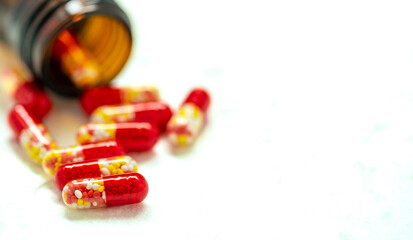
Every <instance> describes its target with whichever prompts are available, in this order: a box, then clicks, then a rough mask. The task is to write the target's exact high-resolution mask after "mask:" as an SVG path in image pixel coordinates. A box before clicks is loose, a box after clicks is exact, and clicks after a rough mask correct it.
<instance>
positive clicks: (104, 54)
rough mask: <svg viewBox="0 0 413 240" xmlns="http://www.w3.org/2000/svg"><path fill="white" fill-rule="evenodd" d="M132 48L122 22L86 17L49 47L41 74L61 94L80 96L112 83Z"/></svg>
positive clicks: (60, 34)
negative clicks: (48, 79)
mask: <svg viewBox="0 0 413 240" xmlns="http://www.w3.org/2000/svg"><path fill="white" fill-rule="evenodd" d="M131 48H132V37H131V34H130V32H129V31H128V28H127V27H126V26H125V25H124V24H123V23H122V22H120V21H118V20H117V19H115V18H111V17H108V16H103V15H93V16H88V17H85V18H83V19H81V20H79V21H77V22H75V23H74V24H72V25H71V26H70V27H69V28H67V29H65V30H63V31H61V32H60V33H59V34H58V37H56V38H55V39H54V40H53V41H52V42H51V43H50V45H49V46H48V48H47V49H48V50H47V52H48V54H47V57H46V58H45V59H44V61H45V62H44V64H43V66H44V69H43V71H44V73H45V74H47V75H49V77H50V79H53V81H54V85H56V86H55V88H56V89H59V91H60V92H67V93H70V92H81V91H82V90H84V89H88V88H92V87H96V86H102V85H107V84H108V83H109V82H110V81H111V80H112V79H114V78H115V76H116V75H117V74H119V72H120V71H121V70H122V68H123V67H124V65H125V64H126V62H127V60H128V58H129V55H130V52H131Z"/></svg>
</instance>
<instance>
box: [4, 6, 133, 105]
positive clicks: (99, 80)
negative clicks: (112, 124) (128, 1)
mask: <svg viewBox="0 0 413 240" xmlns="http://www.w3.org/2000/svg"><path fill="white" fill-rule="evenodd" d="M67 32H70V34H72V35H73V36H74V37H75V38H76V41H77V43H78V45H79V46H81V49H82V50H83V52H85V53H87V56H88V58H90V59H91V61H92V62H93V64H91V65H92V66H93V70H96V72H98V75H96V74H95V75H94V76H97V77H95V78H94V79H93V81H94V82H93V83H94V84H93V87H95V86H103V85H107V84H108V83H109V82H110V81H112V80H113V79H114V78H115V77H116V76H117V75H118V73H119V72H120V71H121V70H122V68H123V67H124V65H125V64H126V62H127V60H128V58H129V55H130V53H131V49H132V33H131V26H130V21H129V19H128V17H127V15H126V14H125V12H124V11H123V10H122V9H121V8H120V7H119V5H118V4H116V2H115V1H113V0H0V40H1V41H3V42H5V43H6V44H7V45H9V46H10V47H11V48H13V49H14V51H15V52H16V53H17V54H18V55H19V56H20V58H21V59H22V60H23V62H25V63H26V64H27V66H28V67H29V69H30V70H31V71H32V72H33V75H34V76H35V78H36V80H37V81H40V82H41V83H42V84H44V85H46V86H47V87H48V88H50V89H52V90H53V91H54V92H56V93H58V94H61V95H64V96H72V97H75V96H78V95H79V94H81V92H82V91H83V90H84V89H86V88H88V87H84V86H82V85H79V84H78V83H76V82H75V81H74V79H75V78H73V77H72V75H70V74H68V72H69V70H68V69H70V71H72V72H71V73H73V72H75V71H74V70H73V69H71V68H70V67H71V66H72V65H73V61H74V60H73V59H76V58H79V56H78V55H79V54H77V55H76V53H74V52H75V51H72V52H71V54H72V55H73V56H75V57H73V59H69V60H68V59H67V58H63V57H62V58H61V59H64V61H63V60H61V61H60V60H58V59H57V58H56V57H55V56H56V41H57V39H60V38H61V36H63V34H65V33H66V34H67ZM80 59H82V58H80ZM63 63H66V64H63ZM68 66H69V68H68ZM78 75H79V74H78ZM73 76H76V74H73Z"/></svg>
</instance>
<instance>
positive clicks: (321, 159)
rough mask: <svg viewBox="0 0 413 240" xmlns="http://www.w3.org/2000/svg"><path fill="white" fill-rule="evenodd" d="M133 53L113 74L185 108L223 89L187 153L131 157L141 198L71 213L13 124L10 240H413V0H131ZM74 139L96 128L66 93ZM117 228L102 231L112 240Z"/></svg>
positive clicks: (5, 156)
mask: <svg viewBox="0 0 413 240" xmlns="http://www.w3.org/2000/svg"><path fill="white" fill-rule="evenodd" d="M118 2H120V4H121V5H122V6H123V7H124V8H125V9H126V11H127V12H128V14H129V16H130V17H131V19H132V21H133V27H134V32H135V35H136V36H137V38H136V40H137V41H136V42H135V49H134V52H133V56H132V58H131V61H130V62H129V63H128V65H127V66H126V68H125V69H124V71H123V72H122V73H121V74H120V75H119V77H118V79H117V80H116V81H115V83H116V84H118V85H137V84H145V83H150V84H157V85H158V86H159V87H160V90H161V94H162V98H163V99H164V100H165V101H167V102H168V103H170V105H171V106H172V107H174V108H176V107H177V106H179V104H180V103H181V101H182V100H183V98H184V97H185V96H186V94H187V93H188V91H189V90H190V89H191V88H193V87H195V86H204V87H206V88H208V89H209V90H210V92H211V94H212V101H213V104H212V106H211V109H210V110H211V111H210V114H209V118H210V122H209V125H208V126H207V128H206V129H205V131H204V132H203V134H202V136H201V137H200V139H199V140H198V141H197V142H196V144H195V145H194V146H193V147H192V148H191V149H189V150H188V151H186V152H176V151H172V150H171V149H170V147H169V146H168V144H167V142H166V141H165V139H161V140H160V142H159V144H158V145H157V146H156V147H155V149H154V150H153V151H152V152H149V153H144V154H132V156H133V157H135V158H136V160H137V161H138V163H139V166H140V172H141V173H142V174H143V175H144V176H145V177H146V178H147V180H148V182H149V186H150V190H149V195H148V197H147V199H146V200H145V201H144V202H143V203H142V204H138V205H129V206H121V207H115V208H108V209H98V210H88V211H74V210H70V209H67V208H66V207H65V206H64V204H63V202H62V200H61V197H60V193H59V192H58V191H57V188H56V187H55V185H54V182H53V180H52V179H48V178H47V177H46V176H45V175H44V174H43V172H42V169H41V168H40V167H39V166H37V165H36V164H34V163H32V162H30V160H28V158H27V157H26V156H25V154H24V153H22V150H21V148H20V147H19V146H18V145H17V144H16V143H15V141H14V140H13V136H12V133H11V131H10V130H9V128H8V126H7V124H6V117H5V116H6V114H7V111H8V110H9V109H10V107H11V103H10V101H9V100H7V99H6V98H5V97H2V100H1V101H2V102H1V106H2V108H1V109H0V111H1V116H2V118H1V119H0V121H1V122H0V131H1V133H2V134H1V136H0V154H1V158H2V161H0V162H1V163H0V165H1V168H0V169H1V170H0V239H23V238H24V239H33V238H34V237H42V238H52V237H53V238H56V239H91V238H98V237H99V238H105V237H116V238H117V239H122V238H123V239H129V238H131V239H180V240H184V239H188V240H189V239H223V240H224V239H225V240H226V239H328V240H332V239H342V240H353V239H363V240H366V239H374V240H380V239H412V238H413V71H412V70H413V14H412V10H413V5H412V3H411V1H367V0H357V1H355V0H354V1H353V0H349V1H327V0H326V1H321V0H315V1H294V0H292V1H229V0H219V1H218V0H210V1H202V2H201V1H183V0H176V1H120V0H119V1H118ZM53 98H54V103H55V108H54V110H53V112H52V113H51V115H50V116H49V117H48V118H47V120H46V122H45V123H46V125H47V127H48V128H49V130H50V132H51V133H52V135H53V136H54V137H55V138H56V140H57V142H58V144H59V145H61V146H69V145H72V144H74V143H75V137H74V135H75V131H76V130H77V128H78V127H79V126H80V125H81V124H82V123H86V122H87V118H86V117H85V115H83V113H82V111H81V109H80V107H79V105H78V103H77V102H76V101H74V100H68V99H63V98H59V97H57V96H54V97H53ZM100 235H103V236H100Z"/></svg>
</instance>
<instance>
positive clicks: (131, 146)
mask: <svg viewBox="0 0 413 240" xmlns="http://www.w3.org/2000/svg"><path fill="white" fill-rule="evenodd" d="M158 139H159V130H158V128H157V127H156V126H155V125H153V124H152V123H149V122H136V123H108V124H86V125H83V126H81V127H80V129H79V131H78V132H77V141H78V143H81V144H84V143H92V142H99V141H107V140H116V141H118V143H119V144H120V145H122V147H123V148H124V149H125V151H127V152H141V151H147V150H150V149H151V148H153V146H154V145H155V144H156V142H157V141H158Z"/></svg>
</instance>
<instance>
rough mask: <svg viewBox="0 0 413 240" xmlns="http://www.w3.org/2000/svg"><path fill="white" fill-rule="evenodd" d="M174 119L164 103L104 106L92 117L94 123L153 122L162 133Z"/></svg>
mask: <svg viewBox="0 0 413 240" xmlns="http://www.w3.org/2000/svg"><path fill="white" fill-rule="evenodd" d="M171 117H172V111H171V109H170V108H169V106H168V105H167V104H165V103H163V102H149V103H137V104H126V105H113V106H103V107H99V108H97V109H96V110H95V111H94V112H93V113H92V115H91V122H92V123H121V122H151V123H153V124H155V125H156V126H157V127H158V128H159V130H160V131H161V132H163V131H165V129H166V125H167V123H168V121H169V120H170V119H171Z"/></svg>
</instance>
